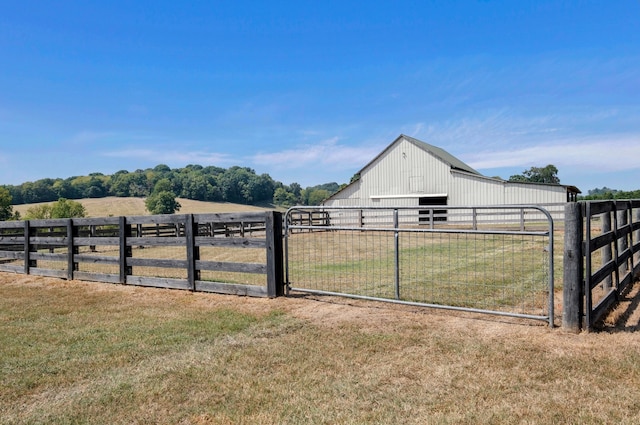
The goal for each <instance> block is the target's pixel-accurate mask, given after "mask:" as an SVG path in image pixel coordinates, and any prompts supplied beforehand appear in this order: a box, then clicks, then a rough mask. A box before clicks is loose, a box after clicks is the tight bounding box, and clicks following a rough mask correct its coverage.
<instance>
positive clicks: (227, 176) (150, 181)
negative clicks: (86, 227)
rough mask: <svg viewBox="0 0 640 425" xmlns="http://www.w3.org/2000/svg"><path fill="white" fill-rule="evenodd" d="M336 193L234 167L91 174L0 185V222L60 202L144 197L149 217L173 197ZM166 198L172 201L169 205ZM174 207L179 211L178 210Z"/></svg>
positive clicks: (282, 200)
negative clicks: (21, 210)
mask: <svg viewBox="0 0 640 425" xmlns="http://www.w3.org/2000/svg"><path fill="white" fill-rule="evenodd" d="M338 189H340V186H339V185H338V184H337V183H326V184H322V185H318V186H313V187H307V188H304V189H303V188H302V187H301V186H300V185H299V184H298V183H292V184H290V185H285V184H283V183H281V182H278V181H275V180H273V179H272V178H271V176H269V175H268V174H260V175H258V174H256V172H255V171H254V170H253V169H251V168H249V167H239V166H234V167H231V168H227V169H225V168H221V167H215V166H207V167H203V166H201V165H187V166H186V167H184V168H175V169H171V168H170V167H169V166H167V165H164V164H160V165H157V166H156V167H154V168H147V169H145V170H136V171H133V172H129V171H126V170H121V171H118V172H116V173H114V174H112V175H105V174H102V173H92V174H89V175H88V176H74V177H69V178H66V179H61V178H57V179H53V178H44V179H40V180H37V181H33V182H26V183H22V184H20V185H1V186H0V190H1V191H2V193H0V220H2V219H4V220H7V219H10V218H11V217H12V214H10V213H9V208H8V207H10V206H11V205H19V204H33V203H40V202H53V201H58V200H60V199H65V200H70V199H84V198H103V197H107V196H118V197H144V198H147V200H148V201H149V202H147V203H148V204H149V203H151V204H152V208H153V207H154V206H159V207H158V208H159V209H156V211H152V210H151V209H150V208H149V205H147V208H148V209H149V211H150V212H153V213H159V211H160V210H161V209H162V207H163V206H166V205H168V204H170V202H171V201H174V202H176V201H175V198H176V197H178V198H186V199H193V200H197V201H208V202H232V203H237V204H246V205H267V204H276V205H280V206H291V205H317V204H319V203H320V202H322V201H323V200H324V199H325V198H327V197H329V196H330V195H331V194H333V193H334V192H336V191H337V190H338ZM169 196H171V200H169V199H168V197H169ZM150 197H151V199H149V198H150ZM7 200H8V202H7ZM176 204H177V202H176ZM2 206H4V210H3V209H2ZM173 206H174V207H176V208H175V209H179V204H177V205H173ZM5 210H7V211H5Z"/></svg>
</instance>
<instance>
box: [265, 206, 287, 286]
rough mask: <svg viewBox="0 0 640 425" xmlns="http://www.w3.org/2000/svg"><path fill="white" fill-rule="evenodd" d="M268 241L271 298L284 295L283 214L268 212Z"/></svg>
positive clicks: (268, 281)
mask: <svg viewBox="0 0 640 425" xmlns="http://www.w3.org/2000/svg"><path fill="white" fill-rule="evenodd" d="M265 227H266V233H267V236H266V240H267V294H268V297H269V298H274V297H281V296H282V295H284V282H283V272H282V269H283V258H282V256H283V249H282V213H280V212H278V211H268V212H267V213H266V219H265Z"/></svg>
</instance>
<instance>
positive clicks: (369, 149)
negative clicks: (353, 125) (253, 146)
mask: <svg viewBox="0 0 640 425" xmlns="http://www.w3.org/2000/svg"><path fill="white" fill-rule="evenodd" d="M338 140H339V139H338V138H337V137H333V138H331V139H327V140H323V141H321V142H318V143H316V144H309V145H301V146H298V147H295V148H292V149H285V150H283V151H280V152H272V153H260V154H257V155H254V156H253V157H251V160H252V161H253V162H254V163H256V164H260V165H269V166H274V167H278V168H285V167H286V168H305V167H312V166H317V165H322V166H323V167H326V168H328V169H330V170H342V169H353V168H354V167H356V168H361V167H362V166H364V165H365V164H366V163H368V162H369V161H371V160H372V159H373V158H375V156H376V155H378V154H379V153H380V152H381V151H382V149H384V146H381V145H378V144H375V145H360V146H347V145H344V144H339V143H338Z"/></svg>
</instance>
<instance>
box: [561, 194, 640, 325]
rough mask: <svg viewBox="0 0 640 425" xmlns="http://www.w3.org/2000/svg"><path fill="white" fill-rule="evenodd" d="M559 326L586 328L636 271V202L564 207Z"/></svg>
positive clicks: (639, 261) (639, 217)
mask: <svg viewBox="0 0 640 425" xmlns="http://www.w3.org/2000/svg"><path fill="white" fill-rule="evenodd" d="M565 216H566V221H565V223H566V225H565V250H564V288H563V295H564V296H563V304H564V310H563V326H564V327H566V328H568V329H570V330H573V331H579V330H581V329H583V328H584V329H587V330H589V329H592V328H593V327H594V325H595V324H596V323H597V322H598V321H599V320H601V319H602V317H603V316H604V315H605V314H606V313H607V312H609V311H610V309H611V307H612V306H613V305H614V304H615V303H616V302H617V301H618V299H619V297H620V295H621V294H623V293H624V291H625V290H627V289H628V288H629V285H630V284H631V283H632V282H633V279H634V278H635V277H636V276H637V274H638V273H640V200H629V201H590V202H579V203H577V204H569V205H567V207H566V210H565Z"/></svg>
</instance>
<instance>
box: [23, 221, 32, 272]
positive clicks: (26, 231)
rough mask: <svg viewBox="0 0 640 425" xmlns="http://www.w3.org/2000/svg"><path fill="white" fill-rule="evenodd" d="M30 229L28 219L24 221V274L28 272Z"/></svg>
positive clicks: (29, 263) (29, 262)
mask: <svg viewBox="0 0 640 425" xmlns="http://www.w3.org/2000/svg"><path fill="white" fill-rule="evenodd" d="M30 233H31V231H30V228H29V220H25V221H24V274H29V267H30V266H31V254H30V253H31V244H30V243H29V237H30V236H31V235H30Z"/></svg>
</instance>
